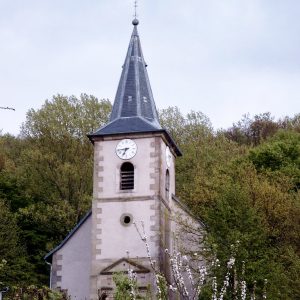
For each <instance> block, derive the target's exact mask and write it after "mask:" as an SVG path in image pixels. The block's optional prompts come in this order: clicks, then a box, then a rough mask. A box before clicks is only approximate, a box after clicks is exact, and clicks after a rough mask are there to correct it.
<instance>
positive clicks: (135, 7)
mask: <svg viewBox="0 0 300 300" xmlns="http://www.w3.org/2000/svg"><path fill="white" fill-rule="evenodd" d="M137 7H138V4H137V0H135V1H134V18H135V19H137Z"/></svg>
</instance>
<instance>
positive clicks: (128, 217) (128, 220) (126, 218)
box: [120, 213, 133, 226]
mask: <svg viewBox="0 0 300 300" xmlns="http://www.w3.org/2000/svg"><path fill="white" fill-rule="evenodd" d="M120 222H121V224H122V225H123V226H129V225H130V224H132V222H133V217H132V214H128V213H126V214H123V215H122V216H121V218H120Z"/></svg>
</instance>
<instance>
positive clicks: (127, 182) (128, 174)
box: [120, 162, 134, 190]
mask: <svg viewBox="0 0 300 300" xmlns="http://www.w3.org/2000/svg"><path fill="white" fill-rule="evenodd" d="M120 189H121V190H133V189H134V166H133V164H132V163H130V162H125V163H123V164H122V166H121V172H120Z"/></svg>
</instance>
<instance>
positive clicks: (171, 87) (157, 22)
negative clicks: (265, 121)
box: [0, 0, 300, 134]
mask: <svg viewBox="0 0 300 300" xmlns="http://www.w3.org/2000/svg"><path fill="white" fill-rule="evenodd" d="M138 14H139V19H140V25H139V27H138V30H139V33H140V37H141V42H142V48H143V52H144V56H145V59H146V61H147V63H148V72H149V77H150V81H151V85H152V90H153V94H154V99H155V101H156V105H157V107H158V108H166V107H168V106H175V105H176V106H178V107H179V108H180V109H181V110H182V111H183V112H184V113H186V112H188V111H190V110H197V111H202V112H203V113H204V114H206V115H207V116H208V117H209V118H210V120H211V122H212V124H213V126H214V127H215V128H220V127H223V128H224V127H229V126H230V125H231V124H232V123H233V122H236V121H238V120H239V119H240V118H241V117H242V115H243V114H245V113H250V114H251V115H254V114H257V113H262V112H266V111H270V112H271V113H272V114H273V115H274V116H275V117H277V118H279V117H282V116H285V115H289V116H293V115H294V114H295V113H299V112H300V1H299V0H284V1H283V0H260V1H259V0H250V1H249V0H206V1H204V0H186V1H182V0H181V1H179V0H140V1H139V8H138ZM132 15H133V1H132V0H84V1H82V0H26V1H25V0H0V95H1V98H0V106H12V107H15V108H16V111H15V112H13V111H8V110H0V129H2V132H3V133H6V132H10V133H13V134H17V133H18V132H19V127H20V125H21V123H22V122H23V121H24V120H25V118H26V112H27V111H28V110H29V109H30V108H35V109H38V108H40V107H41V106H42V104H43V103H44V101H45V100H46V99H51V97H52V95H55V94H58V93H60V94H64V95H76V96H79V95H80V94H81V93H87V94H92V95H95V96H96V97H98V98H109V99H110V100H112V101H113V99H114V96H115V92H116V89H117V85H118V81H119V77H120V75H121V66H122V64H123V62H124V59H125V55H126V51H127V47H128V43H129V39H130V35H131V32H132V25H131V21H132Z"/></svg>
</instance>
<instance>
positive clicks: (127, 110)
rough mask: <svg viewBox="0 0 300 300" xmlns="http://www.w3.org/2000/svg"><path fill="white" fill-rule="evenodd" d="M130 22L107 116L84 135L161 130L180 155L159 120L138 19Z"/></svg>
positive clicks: (92, 137)
mask: <svg viewBox="0 0 300 300" xmlns="http://www.w3.org/2000/svg"><path fill="white" fill-rule="evenodd" d="M132 24H133V26H134V27H133V32H132V35H131V38H130V42H129V47H128V51H127V55H126V58H125V62H124V65H123V70H122V74H121V78H120V82H119V86H118V89H117V93H116V97H115V101H114V105H113V108H112V113H111V115H110V120H109V122H108V123H107V124H106V125H104V126H103V127H101V128H99V129H98V130H97V131H96V132H94V133H92V134H90V135H88V137H89V138H90V140H91V141H93V139H94V138H95V137H100V136H105V135H115V134H134V133H147V132H162V133H164V134H165V136H166V138H167V139H168V140H169V142H170V143H171V145H172V146H173V147H174V150H175V151H176V152H177V154H178V155H181V153H180V150H179V149H178V147H177V146H176V145H175V143H174V141H173V140H172V138H171V136H170V135H169V134H168V132H167V131H166V130H165V129H163V128H162V127H161V125H160V123H159V119H158V113H157V110H156V106H155V102H154V98H153V94H152V90H151V86H150V81H149V78H148V73H147V65H146V63H145V60H144V56H143V52H142V47H141V42H140V37H139V34H138V30H137V26H138V24H139V21H138V20H137V19H134V20H133V21H132Z"/></svg>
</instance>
